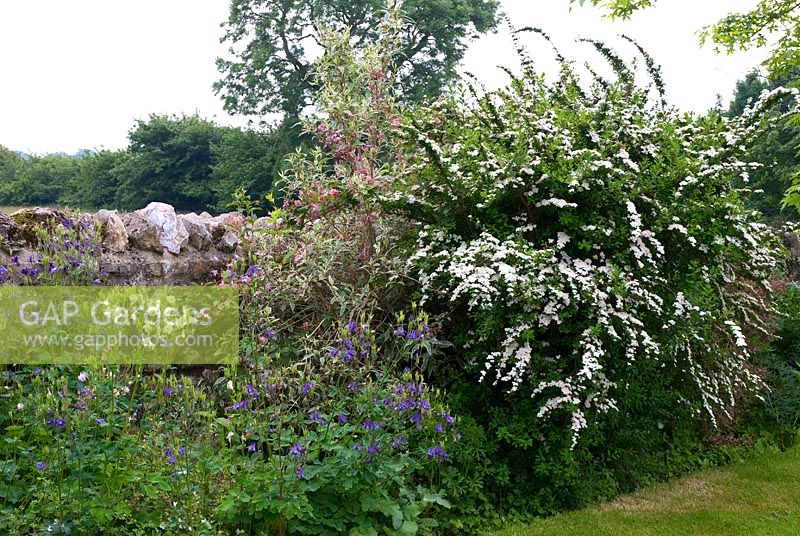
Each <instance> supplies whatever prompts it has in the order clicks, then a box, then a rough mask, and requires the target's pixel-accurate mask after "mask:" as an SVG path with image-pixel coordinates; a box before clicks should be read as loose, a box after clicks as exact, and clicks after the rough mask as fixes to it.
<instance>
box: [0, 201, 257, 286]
mask: <svg viewBox="0 0 800 536" xmlns="http://www.w3.org/2000/svg"><path fill="white" fill-rule="evenodd" d="M67 218H68V215H67V214H65V213H64V212H62V211H59V210H54V209H50V208H26V209H22V210H19V211H17V212H14V213H12V214H3V213H2V212H0V264H5V265H8V264H9V262H8V261H9V260H10V259H11V257H12V256H15V255H18V256H20V257H22V258H27V257H28V256H30V255H35V254H36V245H37V240H38V239H37V229H41V228H44V229H48V228H51V227H52V226H53V225H59V224H61V222H63V221H65V220H66V219H67ZM79 219H80V220H81V221H84V222H86V221H91V223H92V224H93V225H96V226H97V227H98V228H99V233H100V240H101V244H100V246H101V247H100V251H101V254H100V271H101V273H103V275H104V277H105V279H106V280H107V282H108V283H110V284H115V285H182V284H190V283H203V282H207V281H209V280H212V279H214V277H215V275H216V273H217V271H219V270H221V269H223V268H225V266H226V265H227V264H228V263H229V262H230V261H231V260H232V259H233V258H234V257H235V255H236V254H237V252H238V251H239V250H240V241H239V236H240V230H241V226H242V224H243V223H244V220H243V217H242V216H241V214H239V213H235V212H233V213H228V214H222V215H220V216H212V215H211V214H209V213H207V212H203V213H202V214H194V213H190V214H176V213H175V209H174V208H173V207H172V206H170V205H168V204H166V203H150V204H149V205H147V206H146V207H145V208H143V209H141V210H137V211H135V212H128V213H120V212H117V211H109V210H100V211H99V212H96V213H94V214H84V215H81V216H80V217H79ZM17 275H18V274H17Z"/></svg>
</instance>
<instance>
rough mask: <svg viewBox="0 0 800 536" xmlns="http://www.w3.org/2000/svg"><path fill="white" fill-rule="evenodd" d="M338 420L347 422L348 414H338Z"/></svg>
mask: <svg viewBox="0 0 800 536" xmlns="http://www.w3.org/2000/svg"><path fill="white" fill-rule="evenodd" d="M336 422H338V423H339V424H345V423H346V422H347V415H345V414H344V413H340V414H339V415H337V416H336Z"/></svg>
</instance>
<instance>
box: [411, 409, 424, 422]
mask: <svg viewBox="0 0 800 536" xmlns="http://www.w3.org/2000/svg"><path fill="white" fill-rule="evenodd" d="M411 422H415V423H421V422H422V413H420V412H419V411H415V412H414V413H413V414H412V415H411Z"/></svg>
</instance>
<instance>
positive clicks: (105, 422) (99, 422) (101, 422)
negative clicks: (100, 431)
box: [94, 417, 108, 426]
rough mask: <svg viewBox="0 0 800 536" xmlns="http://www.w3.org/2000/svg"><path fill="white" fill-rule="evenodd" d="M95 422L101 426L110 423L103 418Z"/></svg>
mask: <svg viewBox="0 0 800 536" xmlns="http://www.w3.org/2000/svg"><path fill="white" fill-rule="evenodd" d="M94 422H95V424H97V425H100V426H105V425H106V424H108V421H107V420H106V419H103V418H102V417H99V418H97V419H95V420H94Z"/></svg>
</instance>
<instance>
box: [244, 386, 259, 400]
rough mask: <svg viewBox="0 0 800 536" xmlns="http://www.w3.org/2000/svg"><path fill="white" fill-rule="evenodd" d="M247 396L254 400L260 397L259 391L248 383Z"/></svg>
mask: <svg viewBox="0 0 800 536" xmlns="http://www.w3.org/2000/svg"><path fill="white" fill-rule="evenodd" d="M247 394H248V395H250V396H251V397H253V398H256V397H257V396H258V389H256V388H255V387H253V385H252V384H249V383H248V384H247Z"/></svg>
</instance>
